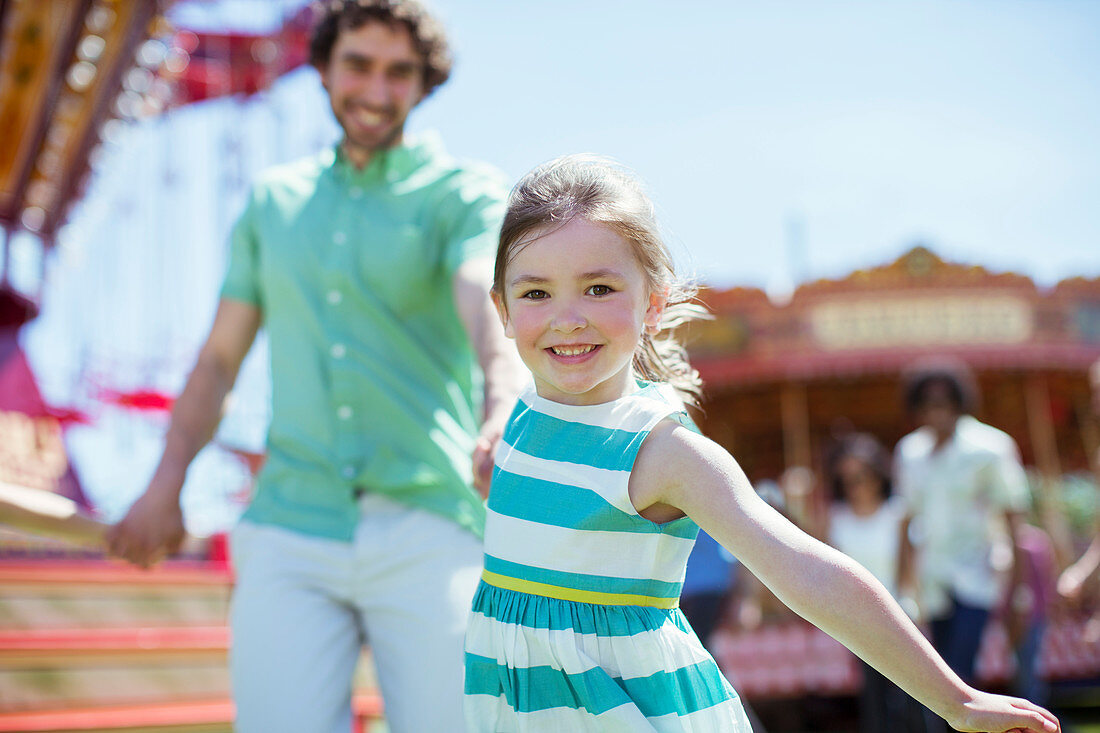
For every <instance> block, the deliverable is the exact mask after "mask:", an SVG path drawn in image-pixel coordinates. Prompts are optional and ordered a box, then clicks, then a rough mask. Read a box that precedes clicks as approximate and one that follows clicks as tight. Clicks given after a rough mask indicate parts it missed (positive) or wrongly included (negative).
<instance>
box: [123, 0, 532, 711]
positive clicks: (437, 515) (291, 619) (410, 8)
mask: <svg viewBox="0 0 1100 733" xmlns="http://www.w3.org/2000/svg"><path fill="white" fill-rule="evenodd" d="M321 15H322V17H321V18H320V22H319V24H318V26H317V28H316V30H315V32H314V37H313V40H312V45H311V55H312V62H313V64H314V65H315V66H316V67H317V68H318V70H319V71H320V73H321V79H322V82H323V84H324V87H325V89H326V90H327V92H328V94H329V98H330V100H331V104H332V110H333V112H334V113H335V115H336V119H337V121H338V122H339V123H340V125H341V127H342V128H343V130H344V137H343V140H342V141H341V142H340V144H339V145H338V146H337V147H336V148H335V149H334V150H328V151H326V152H325V153H323V154H322V155H320V156H318V157H315V158H312V159H308V160H304V161H300V162H297V163H293V164H290V165H286V166H281V167H278V168H276V169H274V170H272V171H269V172H268V173H266V174H264V175H263V176H261V177H260V179H259V180H258V181H257V182H256V183H255V185H254V187H253V191H252V194H251V197H250V200H249V202H248V204H247V207H246V209H245V211H244V213H243V214H242V216H241V218H240V220H239V221H238V223H237V225H236V227H235V229H234V232H233V236H232V244H231V256H230V264H229V269H228V272H227V274H226V278H225V284H224V286H223V289H222V294H221V301H220V303H219V307H218V310H217V314H216V316H215V319H214V324H213V326H212V327H211V331H210V335H209V337H208V339H207V341H206V343H205V345H204V346H203V347H202V350H201V352H200V354H199V357H198V361H197V363H196V365H195V369H194V371H193V372H192V374H191V376H190V377H189V379H188V382H187V385H186V387H185V388H184V391H183V393H182V394H181V396H180V398H179V400H178V402H177V403H176V406H175V409H174V411H173V414H172V422H171V426H170V427H169V430H168V434H167V438H166V445H165V449H164V454H163V456H162V458H161V461H160V464H159V465H158V467H157V469H156V472H155V474H154V476H153V478H152V479H151V481H150V483H149V486H148V488H147V489H146V491H145V493H144V494H143V495H142V496H141V497H140V498H139V499H138V501H137V502H136V503H135V504H134V506H133V507H132V508H131V510H130V512H129V513H128V514H127V516H126V517H125V518H124V519H123V520H122V521H121V522H120V523H119V524H118V525H117V526H116V527H115V528H114V529H113V531H112V532H111V533H110V536H109V538H108V541H109V545H110V550H111V552H113V553H114V554H116V555H118V556H120V557H123V558H126V559H128V560H130V561H131V562H134V563H137V564H139V565H143V566H148V565H149V564H151V563H153V562H155V561H157V560H158V559H159V558H161V557H162V556H163V555H164V554H165V553H167V552H171V551H173V549H175V548H176V547H178V545H179V542H180V539H181V538H182V535H183V524H182V518H181V513H180V506H179V494H180V490H181V487H182V485H183V480H184V475H185V473H186V470H187V466H188V464H189V463H190V462H191V460H192V459H193V458H194V456H195V454H196V453H197V452H198V450H199V449H200V448H201V447H202V446H203V445H204V444H205V443H206V442H207V441H208V440H209V439H210V437H211V436H212V435H213V433H214V431H215V429H216V427H217V424H218V420H219V412H220V409H221V406H222V403H223V401H224V399H225V397H226V395H227V393H228V392H229V390H230V388H231V386H232V385H233V382H234V380H235V378H236V376H237V372H238V369H239V367H240V364H241V361H242V359H243V358H244V356H245V354H246V353H247V352H248V350H249V348H250V346H251V344H252V342H253V340H254V338H255V336H256V332H257V329H258V328H259V327H260V326H261V324H262V325H263V326H264V328H265V330H266V332H267V335H268V339H269V344H270V353H271V377H272V402H273V405H272V408H273V409H272V422H271V426H270V429H269V434H268V458H267V461H266V464H265V466H264V469H263V471H262V472H261V474H260V476H259V477H258V480H257V486H256V490H255V494H254V497H253V500H252V502H251V504H250V506H249V508H248V509H247V511H246V512H245V514H244V517H243V519H242V521H241V522H240V524H239V525H238V527H237V528H236V529H235V530H234V533H233V538H232V546H233V557H234V564H235V569H236V573H237V575H236V579H237V582H236V587H235V589H234V596H233V604H232V612H231V620H230V622H231V627H232V635H233V636H232V638H233V649H232V652H231V655H230V668H231V674H232V681H233V690H234V697H235V699H236V702H237V714H238V720H237V730H239V731H243V732H244V733H249V732H251V731H264V732H265V733H270V732H271V731H293V732H295V733H300V732H302V731H326V732H327V731H333V732H335V731H340V732H341V733H344V732H346V731H347V730H349V729H350V725H351V709H350V692H351V678H352V675H353V671H354V668H355V666H356V663H357V660H358V656H359V650H360V648H361V645H362V643H363V641H364V639H365V638H366V639H369V641H370V647H371V652H372V655H373V658H374V661H375V663H376V665H377V668H378V677H379V683H380V686H381V691H382V694H383V697H384V700H385V704H386V716H387V719H388V722H389V725H390V730H392V731H395V733H402V732H403V731H404V732H413V733H421V732H423V731H433V732H436V731H458V730H461V729H462V710H461V705H462V703H461V696H462V660H463V656H462V637H463V632H464V630H465V622H466V616H467V613H468V611H469V607H470V601H471V598H472V595H473V591H474V588H475V586H476V584H477V580H478V577H479V574H480V571H481V553H482V549H481V544H480V539H479V536H480V533H481V529H482V523H483V518H484V507H483V503H482V501H481V498H480V497H479V496H478V494H477V493H476V492H475V491H474V489H473V488H472V487H471V486H470V476H471V472H473V473H474V474H475V475H476V477H477V482H478V484H479V488H480V489H482V490H483V491H484V490H487V483H488V476H489V472H490V471H491V452H492V449H493V447H494V445H495V442H496V440H497V439H498V438H499V435H500V432H501V429H502V427H503V424H504V422H505V420H506V418H507V416H508V412H509V411H510V409H511V407H512V404H513V403H514V395H515V393H516V392H517V391H518V386H519V382H520V381H521V380H522V379H524V377H523V376H522V375H524V374H525V372H524V371H523V369H522V366H521V365H520V364H519V361H518V359H517V358H516V357H515V356H514V351H513V350H512V349H510V348H509V347H508V345H507V343H506V341H505V339H504V334H503V331H502V330H501V329H500V325H499V323H498V322H497V319H496V316H495V313H494V311H493V308H492V305H491V302H490V299H489V286H490V281H491V267H492V258H493V256H494V254H495V248H496V239H497V234H498V229H499V221H500V217H501V216H502V214H503V199H504V196H505V193H506V191H505V190H504V187H503V186H502V185H501V182H500V180H499V178H498V176H497V175H495V174H494V173H492V172H489V171H486V170H483V169H482V168H480V167H473V166H462V165H459V164H457V163H456V162H455V161H453V160H452V159H450V158H449V157H447V156H446V155H445V154H444V153H443V152H442V150H441V149H440V146H439V145H438V143H436V142H434V141H433V140H426V141H409V140H406V139H405V137H404V134H403V131H404V126H405V120H406V117H407V115H408V114H409V112H410V111H411V110H412V109H413V108H414V107H415V106H416V105H417V104H418V103H419V102H420V101H421V100H422V99H423V98H424V97H425V96H426V95H427V94H429V93H430V92H431V91H432V90H433V89H435V88H436V87H437V86H438V85H440V84H442V83H443V82H444V81H445V80H446V79H447V77H448V75H449V72H450V54H449V51H448V48H447V43H446V39H445V38H444V35H443V33H442V30H441V29H440V28H439V26H438V25H437V23H436V22H435V21H434V19H433V18H432V17H430V16H429V15H428V14H427V13H426V12H425V10H424V9H423V8H422V7H420V6H419V5H418V4H417V3H416V2H415V0H358V2H356V1H355V0H337V1H336V2H328V3H326V4H325V6H324V9H323V10H322V11H321ZM478 366H480V369H479V368H478ZM482 418H484V419H482Z"/></svg>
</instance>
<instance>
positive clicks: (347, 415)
mask: <svg viewBox="0 0 1100 733" xmlns="http://www.w3.org/2000/svg"><path fill="white" fill-rule="evenodd" d="M336 417H338V418H340V419H341V420H350V419H351V408H350V407H348V406H347V405H340V406H339V407H337V408H336Z"/></svg>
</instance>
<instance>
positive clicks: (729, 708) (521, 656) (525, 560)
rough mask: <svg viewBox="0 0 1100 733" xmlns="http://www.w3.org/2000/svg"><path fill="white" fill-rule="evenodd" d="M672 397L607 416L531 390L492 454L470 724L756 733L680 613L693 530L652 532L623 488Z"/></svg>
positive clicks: (687, 525) (489, 728)
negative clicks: (639, 453)
mask: <svg viewBox="0 0 1100 733" xmlns="http://www.w3.org/2000/svg"><path fill="white" fill-rule="evenodd" d="M666 417H674V418H676V419H680V420H682V421H684V422H688V418H687V415H686V414H685V413H684V407H683V404H682V403H681V402H680V400H679V399H678V398H677V397H676V396H675V393H674V391H673V390H672V389H671V388H670V387H668V386H667V385H659V384H644V385H642V386H641V388H640V389H639V391H638V392H635V393H634V394H632V395H629V396H627V397H623V398H621V399H618V400H615V401H614V402H609V403H606V404H602V405H593V406H579V407H578V406H573V405H562V404H559V403H556V402H551V401H549V400H546V399H543V398H541V397H539V396H537V395H536V394H535V393H534V390H530V391H529V392H528V393H527V394H525V395H524V396H523V397H521V398H520V402H519V404H518V405H517V406H516V410H515V412H514V413H513V415H512V419H511V421H510V423H509V425H508V428H507V430H506V431H505V433H504V438H503V440H502V441H501V445H500V448H499V450H498V451H497V456H496V468H495V470H494V474H493V486H492V491H491V493H490V496H489V512H488V519H487V520H486V526H485V571H484V573H483V575H482V582H481V585H480V586H479V588H478V591H477V594H476V595H475V597H474V603H473V613H472V615H471V617H470V625H469V629H468V630H467V632H466V720H467V725H468V727H469V730H470V731H472V732H476V733H488V732H492V733H500V732H502V731H531V732H535V731H546V732H547V733H562V732H563V731H568V732H569V733H573V732H575V731H600V733H609V732H612V731H662V732H663V731H699V732H700V733H702V732H705V733H718V732H721V731H730V732H735V733H751V727H750V726H749V723H748V720H747V719H746V717H745V713H744V710H743V709H742V707H741V702H740V700H739V699H738V697H737V693H736V692H734V690H733V688H732V687H731V686H730V684H729V683H728V682H727V681H726V679H725V677H723V675H722V673H721V671H720V670H719V669H718V665H717V664H715V662H714V659H713V658H711V656H710V654H708V653H707V651H706V650H705V649H704V648H703V645H702V644H701V643H700V642H699V639H698V637H696V635H695V632H693V631H692V630H691V627H690V626H689V625H688V622H687V620H686V619H685V618H684V615H683V613H681V612H680V609H679V608H678V607H677V606H678V601H679V597H680V588H681V586H682V584H683V580H684V567H685V565H686V563H687V557H688V554H689V553H690V552H691V547H692V545H693V544H694V543H695V535H696V533H697V532H698V529H699V528H698V526H697V525H696V524H695V523H694V522H692V521H691V520H690V519H688V518H686V517H685V518H682V519H678V520H675V521H672V522H668V523H666V524H661V525H658V524H654V523H653V522H650V521H649V520H647V519H643V518H642V517H641V516H639V515H638V513H637V512H636V511H635V510H634V507H633V506H632V505H631V503H630V498H629V496H628V494H627V483H628V481H629V479H630V471H631V468H632V467H633V465H634V459H635V457H636V456H637V454H638V449H639V448H640V447H641V445H642V441H643V440H645V437H646V435H648V434H649V431H650V430H651V429H652V428H653V426H654V425H656V424H657V423H658V422H660V421H661V420H662V419H664V418H666Z"/></svg>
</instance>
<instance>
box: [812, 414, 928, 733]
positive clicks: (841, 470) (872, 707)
mask: <svg viewBox="0 0 1100 733" xmlns="http://www.w3.org/2000/svg"><path fill="white" fill-rule="evenodd" d="M825 468H826V484H827V486H828V487H829V488H830V489H831V493H832V499H833V501H832V504H831V506H830V507H829V512H828V515H827V521H828V529H827V532H826V537H827V541H828V542H829V544H831V545H832V546H833V547H835V548H837V549H838V550H840V551H841V552H843V553H844V554H846V555H848V556H849V557H851V558H852V559H853V560H855V561H856V562H858V563H859V564H860V565H862V566H863V567H865V568H867V569H868V570H869V571H871V574H872V575H874V576H875V577H876V578H877V579H878V580H879V582H881V583H882V584H883V585H884V586H885V587H886V589H887V590H889V591H890V592H891V593H892V594H893V595H894V597H895V598H898V588H897V567H898V566H897V563H898V542H899V539H900V527H901V523H902V520H903V518H904V516H905V508H904V506H903V505H902V503H901V502H900V501H899V500H898V499H897V498H896V497H893V496H892V495H891V494H892V490H891V489H892V487H891V483H892V482H891V478H890V457H889V454H888V453H887V451H886V449H885V448H884V447H883V446H882V444H881V443H880V442H879V441H878V440H876V439H875V438H874V437H873V436H872V435H869V434H867V433H850V434H848V435H845V436H843V437H841V438H840V439H839V440H838V441H837V443H836V445H835V446H833V448H832V449H831V450H830V451H829V453H828V455H827V456H826V465H825ZM899 602H900V603H901V606H902V608H903V609H905V610H906V612H907V613H909V614H910V616H913V615H914V611H915V609H914V608H913V604H912V600H911V599H906V598H899ZM859 664H860V670H861V671H862V678H863V687H862V689H861V690H860V697H859V709H860V731H861V733H924V731H925V730H926V727H925V722H924V712H923V708H922V706H921V705H920V704H919V703H918V702H917V701H916V700H914V699H913V698H911V697H910V696H909V695H907V694H906V693H905V692H904V691H903V690H902V689H901V688H899V687H898V686H897V685H895V684H894V683H893V682H891V681H890V680H889V679H887V678H886V677H884V676H883V675H882V674H880V673H879V672H878V671H877V670H875V668H874V667H872V666H871V665H869V664H867V663H866V662H864V661H863V660H860V663H859Z"/></svg>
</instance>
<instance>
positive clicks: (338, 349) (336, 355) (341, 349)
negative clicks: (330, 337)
mask: <svg viewBox="0 0 1100 733" xmlns="http://www.w3.org/2000/svg"><path fill="white" fill-rule="evenodd" d="M329 353H330V354H332V358H333V359H343V358H344V354H346V353H348V349H347V347H346V346H344V345H343V344H333V345H332V348H331V349H329Z"/></svg>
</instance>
